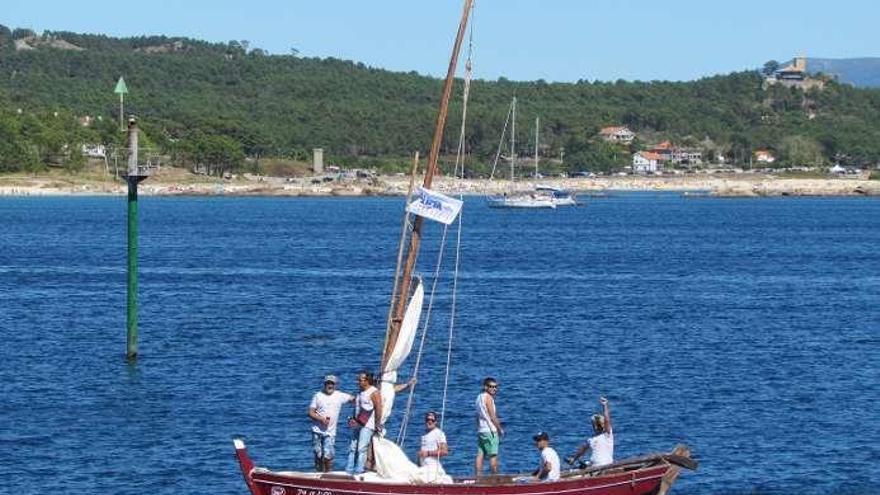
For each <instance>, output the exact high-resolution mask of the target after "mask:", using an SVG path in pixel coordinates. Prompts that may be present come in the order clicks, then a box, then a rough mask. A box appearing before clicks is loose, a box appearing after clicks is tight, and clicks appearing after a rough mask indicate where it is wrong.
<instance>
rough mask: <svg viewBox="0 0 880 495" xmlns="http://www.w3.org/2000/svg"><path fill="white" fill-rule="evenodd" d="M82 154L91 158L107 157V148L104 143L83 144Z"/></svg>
mask: <svg viewBox="0 0 880 495" xmlns="http://www.w3.org/2000/svg"><path fill="white" fill-rule="evenodd" d="M82 154H83V156H87V157H89V158H105V157H106V156H107V148H105V147H104V145H103V144H84V145H82Z"/></svg>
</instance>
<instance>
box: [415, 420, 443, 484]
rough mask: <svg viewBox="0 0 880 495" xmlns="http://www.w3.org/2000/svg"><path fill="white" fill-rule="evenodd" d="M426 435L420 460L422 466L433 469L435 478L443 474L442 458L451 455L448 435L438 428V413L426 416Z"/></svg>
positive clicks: (423, 437) (420, 450) (423, 438)
mask: <svg viewBox="0 0 880 495" xmlns="http://www.w3.org/2000/svg"><path fill="white" fill-rule="evenodd" d="M425 432H426V433H425V434H424V435H422V448H421V449H419V460H420V461H421V462H420V464H421V465H422V466H427V467H429V468H432V469H433V470H434V471H435V473H433V474H434V475H435V476H437V475H438V474H442V473H443V471H442V466H441V464H440V458H441V457H444V456H446V455H447V454H449V446H448V445H447V444H446V434H445V433H443V430H441V429H440V427H439V426H437V413H435V412H433V411H431V412H429V413H427V414H425Z"/></svg>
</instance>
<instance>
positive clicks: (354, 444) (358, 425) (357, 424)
mask: <svg viewBox="0 0 880 495" xmlns="http://www.w3.org/2000/svg"><path fill="white" fill-rule="evenodd" d="M357 383H358V388H360V390H361V391H360V393H358V395H357V397H355V402H354V404H355V412H354V416H353V417H351V418H349V420H348V426H350V427H351V428H352V434H351V443H350V445H349V449H348V463H347V464H346V466H345V472H347V473H348V474H362V473H363V472H364V469H365V466H366V463H367V451H368V450H369V447H370V440H371V439H372V438H373V435H381V434H382V428H383V426H382V393H381V392H380V391H379V389H378V388H376V386H375V383H376V380H375V377H374V376H373V375H372V373H370V372H369V371H366V370H364V371H361V372H359V373H358V374H357ZM415 383H416V379H415V378H412V379H410V380H409V381H408V382H406V383H400V384H397V385H394V391H395V392H400V391H402V390H403V389H405V388H407V387H411V386H413V385H415Z"/></svg>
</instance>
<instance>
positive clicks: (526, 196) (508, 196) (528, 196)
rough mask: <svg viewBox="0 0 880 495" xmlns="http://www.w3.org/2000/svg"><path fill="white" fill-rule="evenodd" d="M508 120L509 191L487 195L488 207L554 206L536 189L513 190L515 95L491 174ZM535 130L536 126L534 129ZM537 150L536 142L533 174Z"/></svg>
mask: <svg viewBox="0 0 880 495" xmlns="http://www.w3.org/2000/svg"><path fill="white" fill-rule="evenodd" d="M508 122H510V155H509V156H508V161H510V187H511V190H510V192H505V193H503V194H501V195H496V196H489V197H488V198H486V201H487V202H488V203H489V207H490V208H556V203H555V202H553V200H552V198H550V197H549V196H547V195H545V194H540V193H538V191H514V190H513V183H514V181H515V180H516V96H514V97H513V100H512V101H511V103H510V110H509V111H508V113H507V121H505V122H504V130H502V131H501V141H500V142H499V143H498V151H497V152H496V153H495V161H494V163H493V164H492V176H491V177H490V178H489V179H490V180H491V179H492V178H494V176H495V168H496V166H497V165H498V159H499V158H500V156H501V147H502V145H503V143H504V133H505V131H506V130H507V123H508ZM535 132H537V128H536V129H535ZM537 158H538V151H537V143H536V146H535V175H536V176H537V170H538V161H537Z"/></svg>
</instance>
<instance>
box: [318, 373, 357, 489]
mask: <svg viewBox="0 0 880 495" xmlns="http://www.w3.org/2000/svg"><path fill="white" fill-rule="evenodd" d="M338 384H339V379H337V378H336V376H335V375H327V376H325V377H324V388H323V389H321V390H320V391H319V392H317V393H315V395H314V396H313V397H312V402H311V403H310V404H309V412H308V414H309V417H310V418H311V419H312V445H313V447H314V451H315V471H318V472H329V471H332V470H333V457H334V456H335V450H336V449H335V445H336V424H337V423H338V421H339V410H340V408H342V405H343V404H346V403H348V402H352V401H353V400H354V396H353V395H350V394H347V393H345V392H340V391H339V390H336V385H338Z"/></svg>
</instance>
